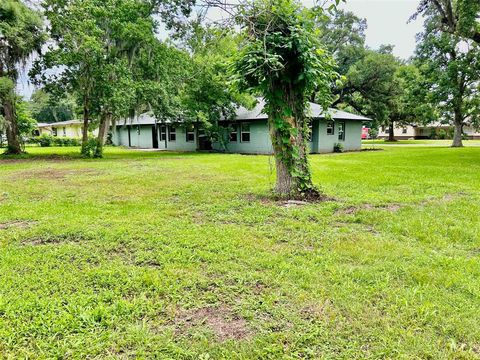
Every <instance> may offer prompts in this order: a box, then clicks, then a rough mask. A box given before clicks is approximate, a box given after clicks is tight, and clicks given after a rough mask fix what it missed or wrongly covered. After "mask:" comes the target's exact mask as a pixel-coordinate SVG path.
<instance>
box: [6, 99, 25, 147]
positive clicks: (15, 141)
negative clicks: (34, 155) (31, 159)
mask: <svg viewBox="0 0 480 360" xmlns="http://www.w3.org/2000/svg"><path fill="white" fill-rule="evenodd" d="M13 99H15V95H13V94H12V96H9V97H8V98H6V99H4V101H3V114H4V116H5V133H6V135H7V151H6V153H7V154H12V155H16V154H21V153H22V147H21V144H20V131H19V130H18V125H17V119H16V115H15V103H14V100H13Z"/></svg>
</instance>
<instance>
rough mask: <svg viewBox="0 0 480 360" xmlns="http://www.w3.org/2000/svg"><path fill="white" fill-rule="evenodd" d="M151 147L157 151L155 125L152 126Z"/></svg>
mask: <svg viewBox="0 0 480 360" xmlns="http://www.w3.org/2000/svg"><path fill="white" fill-rule="evenodd" d="M152 146H153V148H154V149H158V131H157V125H152Z"/></svg>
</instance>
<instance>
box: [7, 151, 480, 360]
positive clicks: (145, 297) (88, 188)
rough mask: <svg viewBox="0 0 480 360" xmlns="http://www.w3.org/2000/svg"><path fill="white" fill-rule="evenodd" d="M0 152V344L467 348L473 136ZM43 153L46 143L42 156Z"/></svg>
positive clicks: (473, 259)
mask: <svg viewBox="0 0 480 360" xmlns="http://www.w3.org/2000/svg"><path fill="white" fill-rule="evenodd" d="M29 152H30V154H31V155H30V157H26V158H24V159H14V160H5V159H3V158H2V160H0V358H12V359H13V358H32V359H33V358H35V359H37V358H65V359H70V358H72V359H75V358H111V359H117V358H125V359H126V358H132V359H133V358H158V359H298V358H301V359H319V358H324V359H365V358H372V359H379V358H395V359H397V358H403V359H413V358H419V359H420V358H421V359H428V358H431V359H447V358H448V359H453V358H455V359H459V358H460V359H473V358H480V326H479V324H480V148H475V147H471V148H464V149H450V148H428V147H424V148H414V147H406V148H388V149H386V150H385V151H375V152H358V153H346V154H335V155H313V156H311V163H312V170H313V174H314V180H315V183H316V184H318V185H319V186H320V187H321V188H322V190H323V191H324V192H325V193H326V194H327V195H328V196H329V197H330V198H331V200H330V201H326V202H322V203H316V204H309V205H305V206H295V205H291V204H290V205H288V206H285V204H284V203H282V202H276V201H273V200H270V199H269V198H268V197H267V195H268V194H269V189H270V188H271V187H272V186H273V181H274V174H273V172H272V171H273V164H274V162H273V160H272V158H271V157H267V156H242V155H224V154H181V153H166V152H140V151H127V150H122V149H116V148H109V149H107V151H106V157H105V159H102V160H83V159H80V158H79V157H78V155H77V152H78V149H76V148H73V149H72V148H51V149H42V148H31V149H29ZM52 154H57V156H54V155H52Z"/></svg>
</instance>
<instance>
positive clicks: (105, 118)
mask: <svg viewBox="0 0 480 360" xmlns="http://www.w3.org/2000/svg"><path fill="white" fill-rule="evenodd" d="M110 117H111V115H110V114H105V115H102V117H101V118H100V126H99V128H98V136H97V146H96V149H95V154H94V157H97V158H101V157H103V145H104V144H105V139H106V136H107V132H108V127H109V126H110Z"/></svg>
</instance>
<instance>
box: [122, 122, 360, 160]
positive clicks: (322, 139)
mask: <svg viewBox="0 0 480 360" xmlns="http://www.w3.org/2000/svg"><path fill="white" fill-rule="evenodd" d="M340 122H343V121H340V120H336V121H335V122H334V128H335V133H334V135H327V121H326V120H318V119H315V120H314V121H313V124H312V136H311V139H312V141H311V142H309V143H308V147H309V148H310V152H311V153H330V152H332V151H333V147H334V144H335V143H342V144H343V146H344V150H346V151H353V150H360V149H361V135H362V122H361V121H348V120H347V121H344V122H345V140H339V139H338V128H339V123H340ZM240 123H241V122H237V123H236V125H237V128H238V136H237V141H236V142H229V143H228V144H227V152H229V153H242V154H272V153H273V147H272V143H271V141H270V134H269V131H268V124H267V122H266V121H265V120H252V121H244V122H243V123H248V124H249V125H250V141H249V142H242V141H241V133H240ZM136 128H137V126H136V125H134V126H132V129H131V146H132V147H138V148H152V147H153V141H152V125H140V134H137V130H136ZM175 129H176V141H167V142H165V141H160V140H159V148H160V149H166V150H172V151H196V150H197V149H198V128H197V127H196V129H195V141H194V142H187V141H186V130H185V128H183V127H180V126H178V127H175ZM116 132H117V134H116V135H115V136H114V137H113V138H114V142H115V144H116V145H123V146H128V130H127V127H126V126H118V127H117V130H116ZM157 134H158V132H157ZM167 138H168V133H167ZM212 148H213V149H214V150H218V151H222V150H223V149H222V148H221V145H220V144H219V143H213V144H212Z"/></svg>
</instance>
